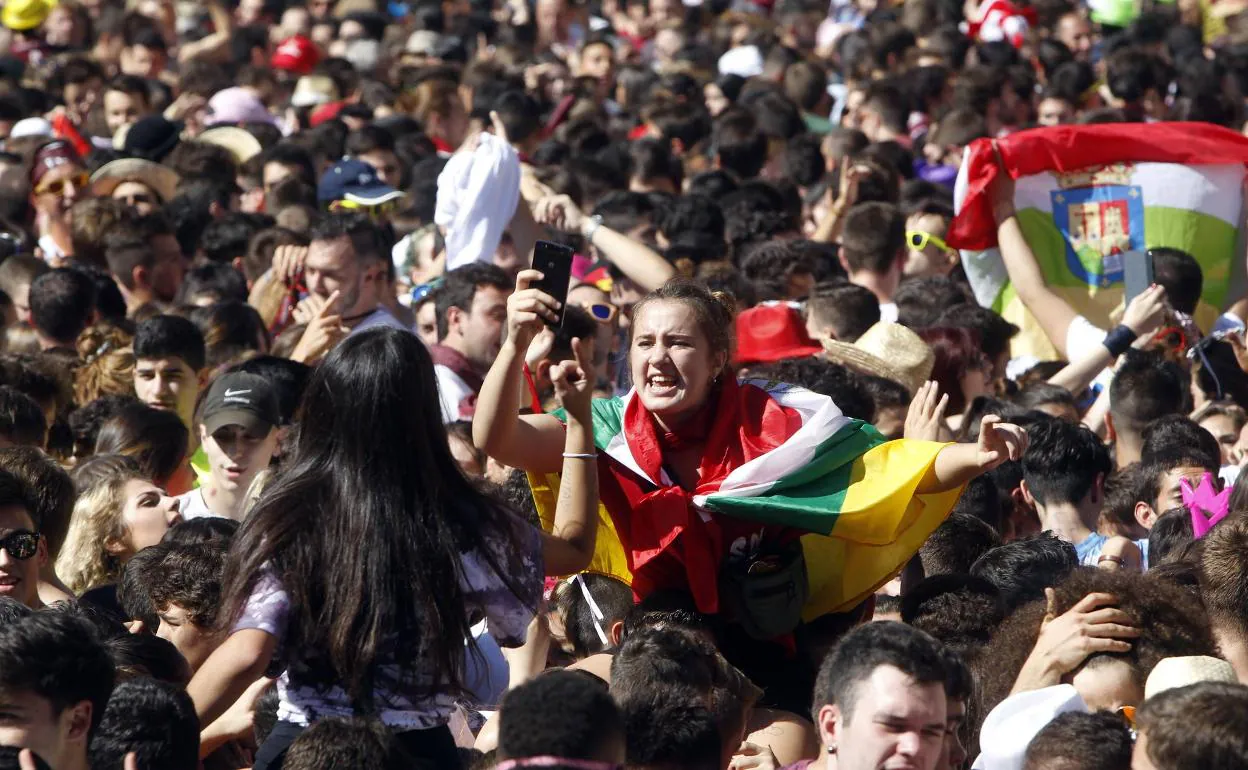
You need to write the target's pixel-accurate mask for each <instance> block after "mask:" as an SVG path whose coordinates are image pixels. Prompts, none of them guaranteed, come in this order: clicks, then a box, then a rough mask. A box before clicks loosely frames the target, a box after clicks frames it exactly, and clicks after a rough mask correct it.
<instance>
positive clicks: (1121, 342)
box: [1101, 324, 1138, 358]
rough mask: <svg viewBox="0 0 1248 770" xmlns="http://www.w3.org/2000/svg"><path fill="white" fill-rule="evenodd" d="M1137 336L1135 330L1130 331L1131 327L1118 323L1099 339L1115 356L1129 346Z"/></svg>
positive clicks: (1126, 349) (1124, 351)
mask: <svg viewBox="0 0 1248 770" xmlns="http://www.w3.org/2000/svg"><path fill="white" fill-rule="evenodd" d="M1137 336H1138V335H1137V334H1136V333H1135V332H1133V331H1131V327H1129V326H1126V325H1125V324H1119V325H1118V326H1115V327H1114V328H1113V329H1111V330H1110V332H1109V334H1106V335H1105V339H1104V340H1102V341H1101V344H1102V345H1104V346H1105V349H1106V350H1108V351H1109V354H1110V355H1111V356H1113V357H1114V358H1117V357H1118V356H1120V355H1122V354H1123V353H1126V352H1127V351H1128V350H1129V349H1130V348H1131V344H1132V343H1133V342H1135V338H1136V337H1137Z"/></svg>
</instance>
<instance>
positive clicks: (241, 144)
mask: <svg viewBox="0 0 1248 770" xmlns="http://www.w3.org/2000/svg"><path fill="white" fill-rule="evenodd" d="M196 138H197V139H198V140H199V141H201V142H207V143H208V144H215V145H217V146H218V147H224V148H225V149H227V150H229V151H230V154H231V155H233V156H234V159H235V160H237V161H238V164H239V165H240V166H241V165H242V164H244V163H246V162H247V161H249V160H251V159H252V158H254V157H256V156H257V155H259V154H260V151H261V150H263V149H264V148H263V147H261V146H260V140H259V139H257V138H256V137H254V136H252V135H251V133H250V132H249V131H247V130H246V129H242V128H239V127H238V126H217V127H216V128H210V129H208V130H207V131H205V132H203V133H202V134H200V135H199V136H198V137H196Z"/></svg>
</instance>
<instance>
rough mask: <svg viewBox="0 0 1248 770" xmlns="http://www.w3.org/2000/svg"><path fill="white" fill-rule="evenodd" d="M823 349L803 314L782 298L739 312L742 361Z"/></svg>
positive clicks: (756, 361)
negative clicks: (808, 329) (783, 301)
mask: <svg viewBox="0 0 1248 770" xmlns="http://www.w3.org/2000/svg"><path fill="white" fill-rule="evenodd" d="M821 353H823V346H822V345H820V344H819V343H818V342H816V341H815V340H814V339H812V338H811V336H810V335H809V334H808V333H807V332H806V324H805V323H804V322H803V321H802V317H801V315H799V314H798V312H797V311H796V310H794V309H793V308H791V307H789V306H788V305H786V304H784V303H782V302H777V303H774V304H769V305H759V306H757V307H752V308H750V309H749V310H746V311H744V312H742V313H740V314H739V315H737V357H736V358H737V360H736V363H737V364H738V365H745V364H762V363H771V362H772V361H779V360H781V359H783V358H801V357H803V356H814V355H819V354H821Z"/></svg>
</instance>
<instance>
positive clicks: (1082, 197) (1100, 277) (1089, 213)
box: [1049, 163, 1145, 289]
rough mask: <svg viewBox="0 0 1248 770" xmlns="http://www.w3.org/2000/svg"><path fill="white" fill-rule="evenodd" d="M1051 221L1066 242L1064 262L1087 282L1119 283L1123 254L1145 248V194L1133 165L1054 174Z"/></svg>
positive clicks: (1121, 164) (1099, 283)
mask: <svg viewBox="0 0 1248 770" xmlns="http://www.w3.org/2000/svg"><path fill="white" fill-rule="evenodd" d="M1054 177H1055V179H1056V180H1057V186H1058V189H1056V190H1054V191H1053V192H1052V193H1050V194H1049V197H1050V199H1051V200H1052V201H1053V222H1054V224H1056V225H1057V229H1059V230H1061V232H1062V236H1063V237H1064V238H1065V240H1066V266H1067V267H1068V268H1069V269H1070V272H1071V274H1072V275H1074V276H1075V277H1076V278H1079V279H1080V280H1082V281H1084V282H1085V283H1086V284H1087V285H1088V286H1095V287H1098V288H1101V289H1108V288H1109V287H1110V286H1112V285H1113V284H1115V283H1119V282H1121V281H1122V255H1123V254H1125V253H1126V252H1128V251H1132V250H1135V249H1143V248H1145V246H1144V194H1143V192H1142V191H1141V190H1140V188H1139V186H1137V185H1133V184H1131V165H1130V164H1125V163H1116V164H1114V165H1112V166H1105V167H1103V168H1099V169H1093V170H1092V171H1090V172H1089V171H1081V172H1075V173H1070V174H1055V175H1054Z"/></svg>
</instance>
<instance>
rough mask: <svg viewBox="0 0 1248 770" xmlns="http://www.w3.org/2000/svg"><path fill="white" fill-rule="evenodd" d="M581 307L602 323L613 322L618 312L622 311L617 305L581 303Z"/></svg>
mask: <svg viewBox="0 0 1248 770" xmlns="http://www.w3.org/2000/svg"><path fill="white" fill-rule="evenodd" d="M581 308H582V309H583V310H584V311H585V312H586V313H589V314H590V315H592V316H593V317H594V320H595V321H597V322H598V323H601V324H609V323H611V322H612V321H614V320H615V316H616V314H617V313H619V312H620V309H619V308H618V307H616V306H615V305H602V304H589V305H581Z"/></svg>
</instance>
